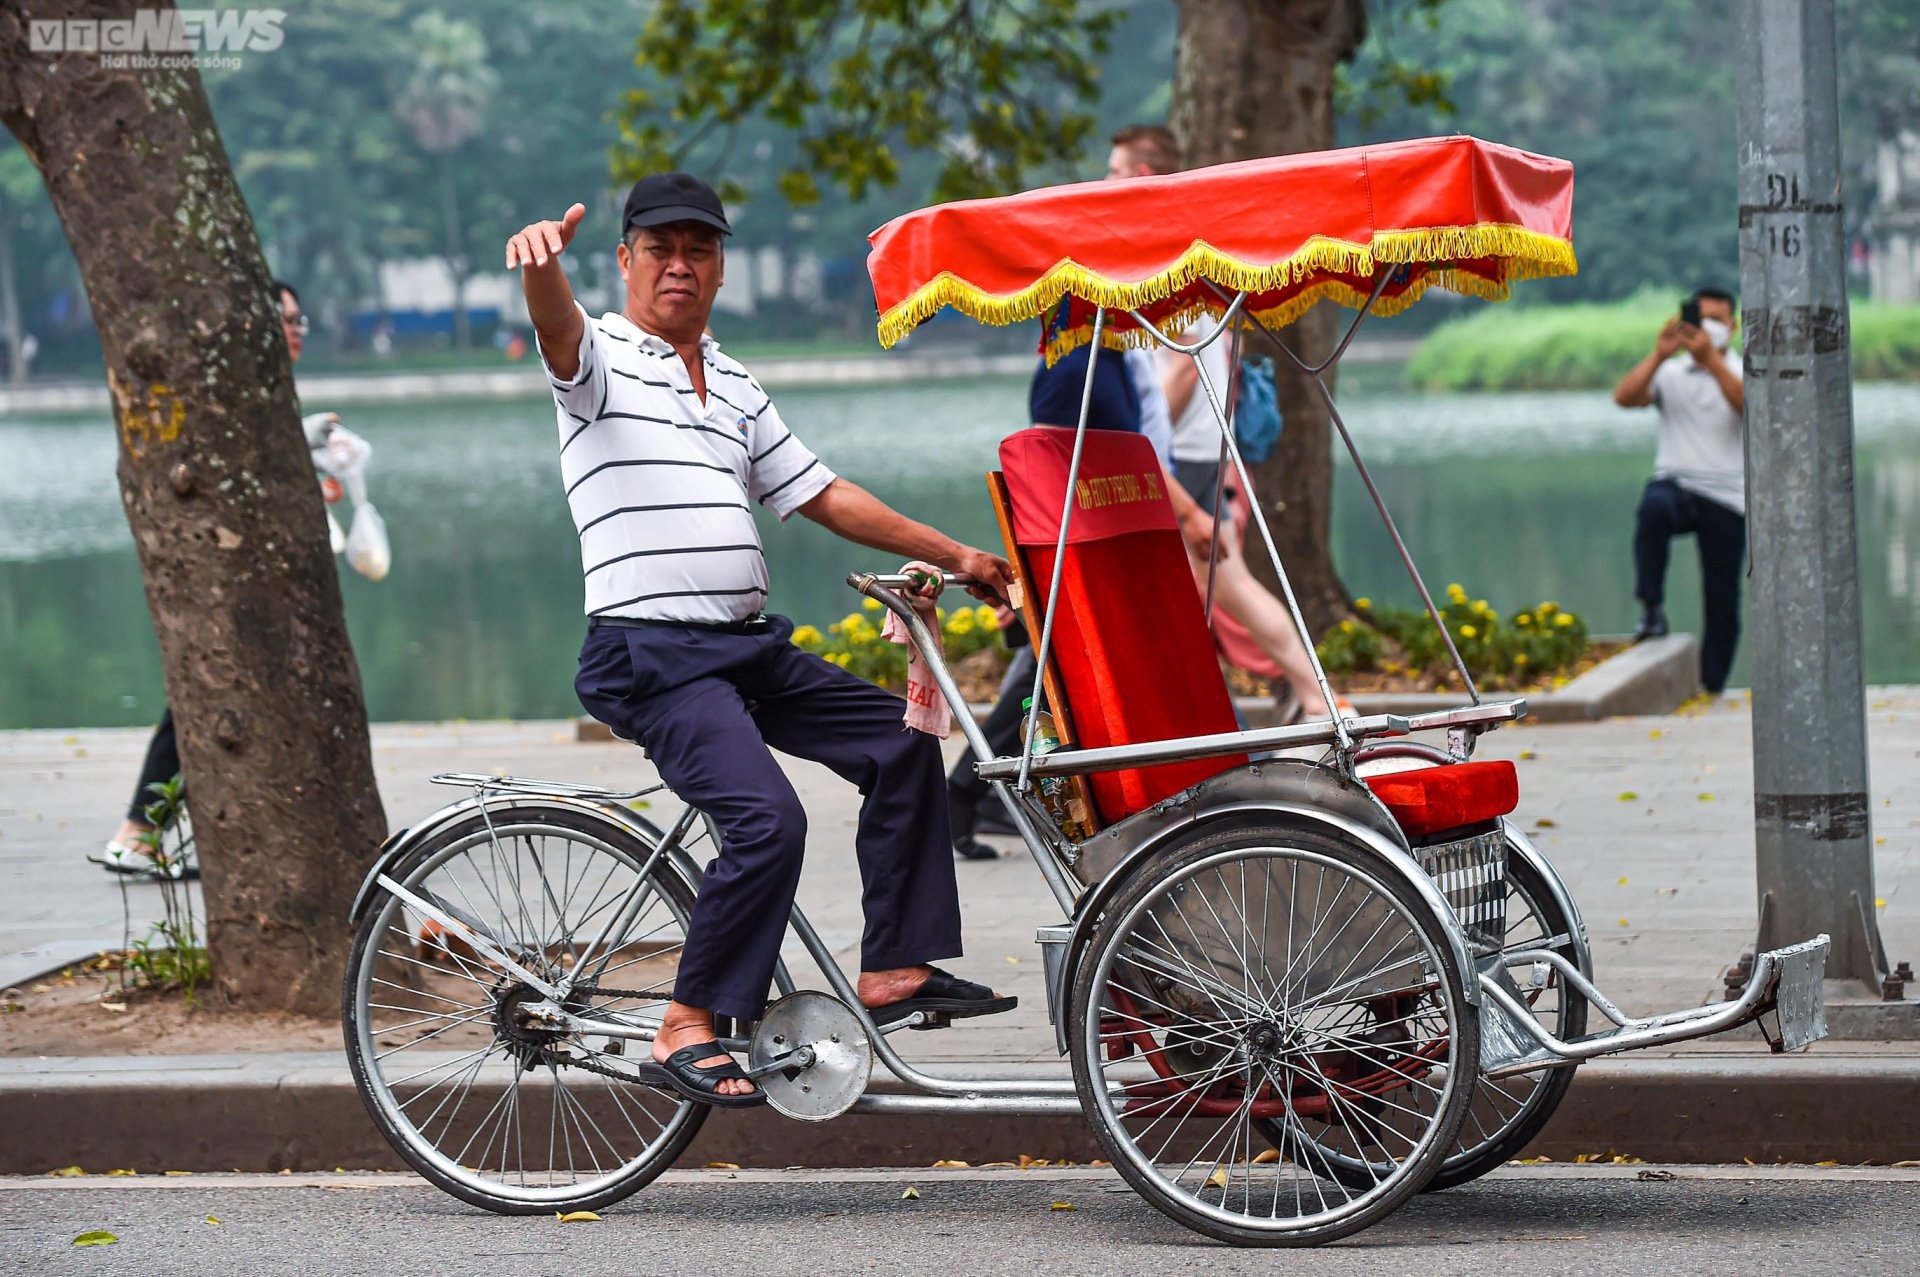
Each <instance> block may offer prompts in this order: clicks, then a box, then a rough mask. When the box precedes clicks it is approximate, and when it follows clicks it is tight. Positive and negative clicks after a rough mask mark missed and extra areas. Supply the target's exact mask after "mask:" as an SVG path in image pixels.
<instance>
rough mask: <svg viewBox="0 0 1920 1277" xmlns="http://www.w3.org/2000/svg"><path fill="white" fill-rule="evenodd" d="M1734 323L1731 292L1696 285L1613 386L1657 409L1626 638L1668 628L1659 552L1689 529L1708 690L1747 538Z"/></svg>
mask: <svg viewBox="0 0 1920 1277" xmlns="http://www.w3.org/2000/svg"><path fill="white" fill-rule="evenodd" d="M1737 326H1738V322H1737V321H1736V319H1735V318H1734V309H1733V294H1731V293H1729V292H1726V291H1725V290H1723V289H1719V288H1701V289H1699V290H1698V291H1697V292H1695V293H1694V294H1693V295H1692V296H1691V297H1689V298H1687V300H1686V301H1685V302H1683V303H1681V307H1680V314H1678V315H1676V316H1675V317H1673V318H1672V319H1669V320H1668V321H1667V322H1666V324H1665V325H1664V326H1662V328H1661V329H1660V335H1659V336H1658V337H1657V338H1655V340H1654V344H1653V350H1652V352H1651V353H1650V354H1648V355H1647V357H1646V358H1645V359H1642V360H1641V361H1640V362H1639V363H1637V364H1635V365H1634V366H1633V368H1632V369H1631V370H1630V371H1629V372H1628V373H1627V375H1626V376H1625V377H1622V378H1621V379H1620V384H1619V385H1618V386H1616V387H1615V388H1614V391H1613V401H1614V402H1615V403H1617V404H1619V405H1620V406H1621V407H1622V408H1645V407H1648V406H1649V405H1651V406H1652V407H1655V408H1657V409H1659V411H1660V442H1659V446H1658V448H1657V449H1656V451H1655V453H1654V460H1653V478H1652V479H1651V480H1650V481H1649V482H1648V484H1647V486H1646V489H1645V491H1644V492H1642V493H1641V496H1640V508H1639V511H1638V513H1637V514H1636V516H1635V520H1634V531H1633V564H1634V590H1633V592H1634V597H1635V598H1637V599H1639V600H1640V608H1641V612H1640V623H1639V624H1638V625H1637V626H1635V627H1634V631H1633V634H1634V639H1635V640H1636V641H1638V640H1641V639H1647V638H1657V637H1658V636H1660V635H1662V634H1665V633H1666V632H1667V630H1668V625H1667V613H1666V582H1667V557H1668V551H1669V548H1670V545H1671V542H1672V541H1673V538H1675V537H1679V536H1687V535H1689V534H1691V535H1692V536H1693V538H1694V541H1695V543H1696V544H1697V545H1698V546H1699V550H1700V594H1701V599H1702V603H1703V609H1702V610H1703V611H1704V613H1705V623H1704V625H1703V627H1702V630H1703V632H1702V634H1701V636H1700V683H1701V686H1703V687H1705V688H1706V690H1707V691H1709V692H1714V693H1718V692H1719V691H1721V690H1722V689H1723V688H1725V687H1726V685H1727V674H1728V672H1729V671H1730V670H1731V669H1732V668H1733V652H1734V645H1735V644H1736V643H1737V642H1738V640H1739V637H1740V574H1741V571H1742V562H1743V560H1744V557H1745V553H1746V544H1747V471H1746V428H1745V423H1744V418H1743V416H1742V413H1743V411H1744V409H1745V405H1746V399H1745V395H1744V391H1743V387H1742V383H1741V379H1740V364H1739V362H1738V361H1736V360H1734V359H1731V358H1729V357H1728V355H1727V346H1728V343H1729V342H1731V341H1732V340H1733V334H1734V331H1735V329H1736V328H1737Z"/></svg>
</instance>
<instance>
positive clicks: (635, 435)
mask: <svg viewBox="0 0 1920 1277" xmlns="http://www.w3.org/2000/svg"><path fill="white" fill-rule="evenodd" d="M580 313H581V317H582V318H583V319H586V323H585V325H584V326H583V328H582V331H581V334H580V368H579V371H577V372H576V373H575V374H574V376H573V378H572V379H571V380H566V381H563V380H561V379H560V378H558V377H556V376H554V374H553V369H552V368H550V367H549V368H548V369H547V380H548V381H549V382H550V383H551V384H552V386H553V400H554V403H555V405H556V406H557V409H558V417H557V419H558V421H559V425H560V477H561V481H562V482H563V483H565V484H566V489H567V504H568V505H569V506H570V507H571V508H572V510H573V524H574V527H575V528H576V529H578V530H579V533H580V566H581V568H582V569H583V570H584V571H585V573H586V587H587V588H586V611H587V615H588V616H624V617H633V618H639V619H645V620H656V621H696V622H698V621H705V622H726V621H740V620H745V619H746V618H748V617H750V616H752V615H753V614H754V613H756V612H758V611H760V609H761V606H762V605H763V604H764V603H765V602H766V599H767V560H766V556H765V554H764V553H762V551H761V548H760V533H759V530H758V529H757V528H756V527H755V526H754V523H753V511H752V508H751V507H750V506H748V504H747V502H748V500H749V499H751V500H754V501H758V502H759V503H760V504H761V505H764V506H766V507H767V508H768V509H770V510H772V511H773V512H774V513H775V514H777V515H779V516H780V517H781V518H782V519H785V518H787V517H788V516H790V515H791V514H792V513H793V512H794V511H795V510H798V509H799V508H800V507H801V506H803V505H805V504H806V503H807V502H809V501H811V500H812V499H813V498H814V497H816V496H818V495H819V494H820V493H821V492H822V491H823V490H824V489H825V488H826V486H827V485H828V484H830V483H832V482H833V479H834V475H833V471H831V470H829V469H827V467H826V466H824V465H822V464H821V462H820V460H819V458H817V457H815V456H814V455H813V453H811V452H809V451H808V450H807V446H806V445H805V444H803V443H801V442H800V440H799V439H797V438H795V437H794V434H793V432H792V431H791V430H789V429H787V426H786V423H785V422H783V421H781V420H780V414H779V412H778V411H776V410H775V408H774V406H773V400H771V399H770V398H768V397H767V392H766V391H764V390H762V389H760V383H759V382H757V381H755V380H754V379H753V377H752V376H751V375H749V374H748V372H747V370H746V369H745V368H743V367H741V366H740V364H739V363H738V362H736V361H735V360H733V359H731V358H729V357H728V356H727V355H725V354H723V353H721V350H720V346H719V343H717V342H715V341H714V340H713V338H712V337H703V338H702V339H701V341H700V352H701V358H702V360H703V361H704V363H705V365H706V368H705V372H706V382H707V399H706V402H705V403H704V404H703V403H702V402H701V401H700V397H699V395H697V394H696V393H695V392H694V389H693V379H692V378H691V377H690V376H689V375H688V373H687V366H686V363H685V362H684V361H683V360H682V359H681V358H680V356H679V354H678V353H676V352H675V351H674V349H673V347H672V346H670V345H668V344H667V342H666V341H665V340H664V339H662V338H660V337H656V336H655V335H653V334H652V333H649V332H645V331H643V330H642V329H640V328H638V327H636V326H635V325H634V323H633V321H632V320H630V319H628V318H627V317H626V316H625V315H622V314H619V313H618V312H615V311H609V312H608V313H606V314H605V315H602V316H601V317H600V318H599V319H593V318H591V317H589V316H587V314H586V312H585V311H584V310H582V311H581V312H580ZM543 362H544V356H543Z"/></svg>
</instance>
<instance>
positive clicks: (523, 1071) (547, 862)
mask: <svg viewBox="0 0 1920 1277" xmlns="http://www.w3.org/2000/svg"><path fill="white" fill-rule="evenodd" d="M660 842H661V836H660V834H659V833H658V831H651V832H649V833H648V834H646V835H644V836H643V835H642V834H641V833H640V832H638V831H635V830H633V829H631V828H630V827H628V826H625V825H623V824H621V823H619V822H617V821H615V820H613V819H611V818H600V817H595V816H593V815H590V814H587V813H584V812H581V811H578V810H575V809H569V808H561V807H550V806H542V805H539V804H537V803H533V804H527V805H524V806H511V807H493V808H490V809H489V810H488V812H487V813H486V815H485V816H484V817H483V816H482V815H481V814H480V813H475V814H474V815H473V816H472V817H470V818H468V819H466V820H464V821H461V822H460V823H458V824H456V825H454V826H452V827H450V828H448V829H447V830H445V831H444V832H442V833H441V834H439V835H438V836H436V837H435V838H433V839H432V840H431V841H430V842H428V843H427V844H425V845H424V846H422V847H421V848H420V849H419V850H418V851H417V852H415V853H414V854H413V855H411V856H409V857H408V858H407V860H406V861H405V862H403V863H402V864H400V865H399V866H397V867H395V869H394V870H393V871H392V872H391V876H392V877H393V878H394V880H395V881H397V882H398V883H399V884H400V885H401V886H402V887H404V888H405V889H406V890H407V891H408V893H410V894H411V895H413V896H414V897H415V898H416V899H419V900H422V901H425V902H427V903H429V904H433V905H435V906H436V907H437V908H441V909H443V910H444V912H446V913H448V914H450V915H452V916H453V917H454V918H455V919H457V920H458V921H460V922H461V923H463V924H464V925H465V926H466V927H467V928H469V929H470V930H471V931H473V932H475V933H477V934H480V935H482V936H484V937H486V938H488V939H490V940H491V941H493V942H494V943H495V944H496V945H497V946H498V948H499V949H500V950H501V951H503V952H505V953H506V954H507V955H508V956H510V957H511V958H513V959H514V961H515V962H516V963H517V964H519V965H520V966H522V967H524V968H525V969H526V970H528V971H530V972H531V973H533V974H535V975H537V976H539V977H540V978H541V979H543V980H546V981H548V982H550V983H554V984H556V985H561V984H563V982H565V983H566V984H567V985H569V986H570V991H569V993H568V996H567V997H566V1000H565V1003H564V1005H565V1008H566V1010H567V1011H569V1012H570V1013H572V1014H575V1015H590V1016H592V1017H593V1018H595V1019H598V1020H602V1021H611V1022H624V1023H626V1024H629V1025H642V1026H650V1025H656V1024H658V1022H659V1016H660V1012H661V1010H662V1008H663V1007H664V1005H665V1003H666V1001H667V1000H668V998H669V997H670V996H671V989H672V984H673V975H674V971H675V969H676V967H677V965H678V959H679V952H680V949H681V947H682V945H683V944H684V943H685V939H686V926H687V919H688V917H689V915H690V913H691V911H692V908H693V894H694V893H693V888H692V887H691V886H689V885H688V883H687V882H686V881H685V879H684V878H683V876H682V875H681V873H680V871H679V869H678V868H677V867H676V866H675V865H674V864H673V862H672V861H671V860H670V859H668V857H667V856H666V855H665V854H663V853H661V852H660V850H659V848H660ZM543 997H544V995H542V994H541V993H540V992H538V991H537V990H536V989H534V988H533V987H532V986H530V985H528V984H527V983H526V982H525V981H524V980H522V979H521V978H520V977H518V976H516V975H514V974H512V973H510V972H509V971H507V970H506V969H505V968H504V967H503V966H501V965H499V964H497V963H495V962H492V961H489V960H488V959H486V958H485V957H483V956H481V955H480V954H478V953H476V952H475V950H474V948H473V947H472V946H470V945H469V944H467V943H466V942H465V941H463V940H462V939H460V937H459V933H458V932H457V931H455V930H453V929H451V928H449V927H447V926H445V925H444V924H443V923H441V922H439V921H437V920H435V919H434V918H432V917H430V916H428V915H426V914H424V913H422V912H421V911H419V910H418V909H416V908H415V907H414V906H412V905H409V904H407V903H406V902H404V901H403V900H402V899H401V898H400V897H399V896H397V895H394V894H392V893H390V892H383V893H381V895H380V896H379V897H377V898H376V899H375V900H374V902H373V904H372V905H371V906H370V907H369V909H368V911H367V914H366V916H365V917H364V918H363V919H362V921H361V924H360V929H359V932H358V934H357V935H356V936H355V938H354V945H353V950H352V953H351V955H350V956H349V958H348V963H347V976H346V988H345V991H344V995H343V999H342V1002H343V1006H342V1016H343V1019H344V1027H345V1033H346V1045H347V1059H348V1063H349V1064H350V1065H351V1067H352V1069H353V1076H354V1081H355V1082H356V1083H357V1084H358V1086H359V1088H360V1094H361V1097H362V1099H364V1100H365V1101H366V1105H367V1111H368V1112H369V1113H370V1114H371V1115H372V1116H373V1120H374V1123H375V1124H376V1125H377V1126H378V1127H379V1128H380V1131H381V1133H382V1134H383V1135H385V1136H386V1138H387V1141H388V1143H390V1144H392V1145H393V1147H394V1149H395V1151H396V1152H398V1153H399V1154H400V1156H401V1157H403V1158H405V1159H406V1161H407V1163H408V1164H409V1165H410V1166H412V1167H413V1168H414V1169H415V1170H417V1171H418V1172H419V1173H420V1174H421V1175H423V1176H425V1177H426V1178H427V1179H428V1180H430V1181H432V1182H433V1183H434V1184H436V1185H438V1186H439V1187H440V1188H443V1189H445V1190H446V1191H447V1192H449V1193H452V1194H453V1195H454V1196H456V1197H459V1198H461V1199H462V1200H463V1201H467V1202H470V1203H472V1204H473V1205H475V1206H481V1207H484V1208H486V1209H488V1210H492V1211H497V1212H500V1213H502V1214H510V1215H518V1214H537V1213H542V1212H545V1211H552V1210H561V1211H565V1210H590V1209H594V1208H597V1207H599V1206H604V1205H606V1204H608V1203H610V1202H614V1201H618V1200H620V1199H621V1198H623V1197H626V1196H627V1195H629V1194H631V1193H633V1192H635V1191H636V1190H638V1189H639V1188H641V1187H642V1186H644V1185H645V1184H647V1183H648V1182H649V1181H650V1180H652V1179H653V1178H654V1177H655V1176H656V1175H658V1174H659V1173H660V1172H661V1171H663V1170H665V1169H666V1168H667V1167H668V1166H670V1165H672V1164H673V1161H674V1159H675V1158H677V1157H678V1156H679V1155H680V1154H681V1152H683V1151H684V1150H685V1149H686V1147H687V1145H688V1143H689V1142H691V1141H692V1139H693V1137H694V1135H695V1134H696V1133H697V1132H698V1131H699V1129H700V1126H701V1124H702V1123H703V1122H704V1121H705V1120H706V1116H707V1114H708V1112H709V1111H710V1110H709V1109H708V1107H707V1106H705V1105H701V1104H694V1103H691V1102H688V1101H684V1100H681V1099H680V1098H679V1097H678V1096H677V1095H675V1094H673V1093H672V1092H671V1091H665V1090H657V1089H654V1088H651V1087H648V1086H646V1085H643V1084H641V1083H640V1082H639V1081H638V1080H637V1077H636V1067H635V1066H636V1063H638V1062H641V1061H647V1060H650V1058H651V1056H650V1053H649V1048H648V1044H647V1043H646V1042H645V1041H640V1040H634V1039H620V1038H613V1037H604V1036H598V1037H596V1036H592V1035H584V1034H572V1033H565V1032H562V1031H558V1030H551V1029H545V1028H541V1027H538V1026H537V1025H536V1024H534V1023H531V1022H530V1021H529V1019H528V1015H527V1013H526V1011H525V1010H524V1008H527V1007H528V1006H529V1005H532V1004H538V1003H540V1002H541V1001H543Z"/></svg>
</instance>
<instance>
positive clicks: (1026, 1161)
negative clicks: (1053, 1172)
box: [1015, 1153, 1047, 1171]
mask: <svg viewBox="0 0 1920 1277" xmlns="http://www.w3.org/2000/svg"><path fill="white" fill-rule="evenodd" d="M1046 1164H1047V1159H1046V1158H1044V1157H1028V1156H1027V1155H1026V1154H1025V1153H1022V1154H1020V1160H1019V1161H1018V1162H1016V1163H1015V1165H1016V1166H1018V1167H1019V1168H1020V1169H1021V1170H1023V1171H1024V1170H1026V1169H1027V1168H1028V1167H1029V1166H1045V1165H1046Z"/></svg>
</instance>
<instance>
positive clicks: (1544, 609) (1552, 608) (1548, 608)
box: [1534, 599, 1560, 616]
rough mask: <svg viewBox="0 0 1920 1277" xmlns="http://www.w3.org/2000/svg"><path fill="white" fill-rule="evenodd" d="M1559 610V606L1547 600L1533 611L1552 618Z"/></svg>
mask: <svg viewBox="0 0 1920 1277" xmlns="http://www.w3.org/2000/svg"><path fill="white" fill-rule="evenodd" d="M1559 610H1560V605H1559V604H1558V603H1555V602H1553V601H1552V600H1551V599H1549V600H1548V601H1547V602H1545V603H1542V604H1541V605H1540V606H1539V607H1537V608H1535V609H1534V611H1536V612H1538V613H1539V614H1540V615H1542V616H1552V615H1553V614H1554V613H1555V612H1558V611H1559Z"/></svg>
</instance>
